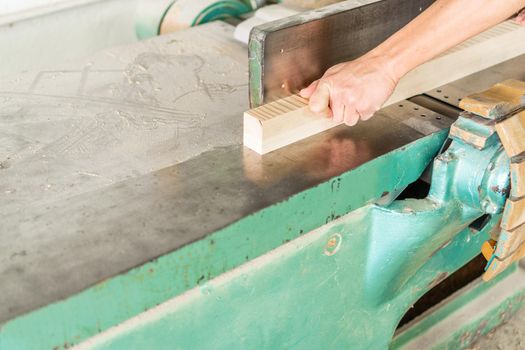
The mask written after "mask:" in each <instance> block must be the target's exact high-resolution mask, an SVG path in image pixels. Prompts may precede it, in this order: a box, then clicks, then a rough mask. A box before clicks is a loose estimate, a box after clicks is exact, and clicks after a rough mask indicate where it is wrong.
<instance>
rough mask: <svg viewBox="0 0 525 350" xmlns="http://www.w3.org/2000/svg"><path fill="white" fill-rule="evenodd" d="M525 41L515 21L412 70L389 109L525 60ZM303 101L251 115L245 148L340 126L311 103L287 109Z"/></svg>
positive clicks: (266, 147) (269, 146) (260, 148)
mask: <svg viewBox="0 0 525 350" xmlns="http://www.w3.org/2000/svg"><path fill="white" fill-rule="evenodd" d="M524 37H525V27H524V26H520V25H518V24H516V23H514V22H511V21H507V22H504V23H501V24H499V25H497V26H495V27H494V28H492V29H489V30H488V31H486V32H484V33H482V34H480V35H479V36H476V37H474V38H472V39H470V40H468V41H466V42H464V43H463V44H461V45H458V46H457V47H455V48H453V49H451V50H449V51H447V52H446V53H444V54H442V55H440V56H438V57H436V58H435V59H433V60H431V61H429V62H427V63H425V64H423V65H421V66H419V67H417V68H416V69H414V70H412V71H411V72H410V73H408V74H407V75H406V76H405V77H403V79H401V81H400V82H399V84H398V86H397V87H396V89H395V91H394V93H393V94H392V96H391V97H390V99H389V100H388V101H387V102H386V103H385V105H384V106H388V105H391V104H393V103H397V102H399V101H402V100H404V99H407V98H409V97H412V96H414V95H418V94H421V93H424V92H425V91H429V90H432V89H435V88H437V87H439V86H442V85H445V84H447V83H450V82H451V81H454V80H457V79H460V78H463V77H465V76H467V75H470V74H473V73H476V72H478V71H480V70H483V69H486V68H488V67H491V66H493V65H495V64H497V63H500V62H503V61H506V60H508V59H511V58H513V57H517V56H519V55H522V54H525V40H523V38H524ZM297 99H298V97H297V96H295V97H293V96H292V97H287V98H285V99H283V101H281V102H277V103H276V102H272V103H270V104H269V105H270V106H268V107H266V108H264V107H265V106H261V107H258V108H255V109H252V110H249V111H247V112H246V113H245V114H244V144H245V145H246V146H247V147H249V148H251V149H253V150H255V151H256V152H258V153H260V154H264V153H267V152H270V151H272V150H275V149H278V148H280V147H283V146H286V145H288V144H291V143H293V142H296V141H299V140H301V139H304V138H307V137H309V136H312V135H314V134H317V133H319V132H322V131H325V130H327V129H329V128H331V127H334V126H336V125H339V123H334V122H332V121H331V120H329V119H327V118H325V117H322V116H318V115H315V114H313V113H312V112H311V111H310V110H309V108H308V106H307V103H306V101H300V103H302V104H303V105H302V106H295V107H285V106H287V105H288V104H289V103H291V102H296V101H295V100H297ZM260 108H262V109H260ZM279 108H282V109H284V110H283V111H280V110H279Z"/></svg>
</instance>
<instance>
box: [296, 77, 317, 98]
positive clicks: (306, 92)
mask: <svg viewBox="0 0 525 350" xmlns="http://www.w3.org/2000/svg"><path fill="white" fill-rule="evenodd" d="M318 84H319V80H316V81H314V82H312V83H311V84H310V85H308V87H305V88H304V89H302V90H301V91H300V92H299V95H301V97H302V98H310V96H312V94H313V93H314V91H315V89H316V88H317V85H318Z"/></svg>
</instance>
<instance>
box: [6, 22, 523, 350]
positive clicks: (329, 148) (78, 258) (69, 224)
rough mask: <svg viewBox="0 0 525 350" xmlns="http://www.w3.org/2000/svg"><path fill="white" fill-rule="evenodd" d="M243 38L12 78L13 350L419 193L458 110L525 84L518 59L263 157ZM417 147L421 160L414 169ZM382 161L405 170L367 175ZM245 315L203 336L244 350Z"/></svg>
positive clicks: (105, 319) (192, 40) (9, 217)
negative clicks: (248, 133) (254, 138)
mask: <svg viewBox="0 0 525 350" xmlns="http://www.w3.org/2000/svg"><path fill="white" fill-rule="evenodd" d="M232 33H233V27H232V26H230V25H228V24H225V23H223V22H214V23H210V24H206V25H202V26H199V27H195V28H192V29H190V30H185V31H182V32H179V33H176V34H171V35H166V36H161V37H156V38H153V39H151V40H147V41H143V42H140V43H137V44H133V45H130V46H127V47H119V48H114V49H110V50H107V51H104V52H101V53H98V54H96V55H94V56H92V57H90V58H89V59H86V60H85V61H82V62H70V63H61V64H57V66H56V69H52V70H46V71H39V72H25V73H23V74H21V75H19V76H16V77H13V78H12V79H5V80H3V81H1V82H0V124H1V128H0V193H1V196H2V200H1V201H0V212H1V216H2V219H1V222H2V224H1V225H0V227H1V229H0V280H1V281H2V283H1V284H0V295H1V296H2V297H1V298H0V324H4V326H2V329H1V331H0V335H1V333H4V334H5V336H6V337H5V338H4V341H5V343H4V344H11V343H9V342H10V341H14V339H15V338H16V339H17V341H20V343H18V344H19V345H22V344H23V345H24V346H27V347H28V348H30V347H31V346H33V347H34V348H37V347H38V345H41V346H42V347H47V348H53V349H59V348H60V349H62V348H68V347H69V346H70V345H71V344H73V343H78V342H80V341H82V340H84V339H87V338H89V337H92V336H93V335H95V334H97V333H99V332H101V331H103V330H106V329H108V328H110V327H113V326H115V325H117V324H119V323H121V322H123V321H125V320H127V319H129V318H132V317H134V316H136V315H138V314H140V313H142V312H144V311H145V310H148V309H151V308H154V307H156V306H157V305H159V304H161V303H164V302H166V301H167V300H169V299H171V298H173V297H175V296H177V295H181V293H185V292H187V291H189V290H191V288H194V287H198V288H200V289H198V290H200V291H201V292H202V293H204V294H206V293H208V292H207V291H206V288H207V287H206V285H207V281H209V280H211V279H213V278H216V277H217V276H220V275H221V274H223V273H225V272H228V271H230V270H232V269H234V268H237V267H239V266H241V265H242V264H244V263H246V262H250V261H252V259H254V258H256V257H259V256H261V255H263V254H266V253H267V252H269V251H271V250H272V249H275V248H278V247H280V246H282V245H285V244H289V242H290V241H292V242H293V240H294V239H296V238H298V237H300V236H302V235H303V234H305V233H307V232H310V231H312V230H314V229H316V228H318V227H320V226H322V225H324V224H326V223H329V222H331V221H333V220H336V219H337V218H339V217H340V216H342V215H345V214H347V213H348V212H351V211H352V210H355V209H357V208H360V207H362V206H363V205H366V204H368V203H369V201H370V199H369V198H367V197H366V196H365V193H367V191H368V192H370V191H372V192H374V193H375V194H376V195H375V196H376V197H377V198H382V197H385V196H386V197H388V195H389V194H388V193H386V191H387V188H390V187H392V186H394V185H399V187H402V185H404V186H405V187H406V185H408V184H409V183H411V182H413V181H415V180H417V178H418V177H419V175H420V173H421V172H422V171H423V170H424V169H425V168H427V166H428V165H429V162H430V161H431V160H432V158H433V156H434V155H435V154H436V153H437V152H438V151H439V148H440V147H441V144H442V143H443V141H444V139H445V138H446V136H447V131H446V129H447V128H448V127H449V126H450V125H451V124H452V122H453V121H454V120H455V116H456V115H457V109H456V108H455V107H454V106H457V103H458V100H459V98H461V97H463V96H465V95H467V94H469V93H472V92H474V91H479V90H482V89H485V88H487V87H489V86H491V85H492V84H494V83H496V82H499V81H501V80H504V79H506V78H513V79H522V80H523V79H525V69H523V67H524V64H525V56H521V57H518V58H516V59H514V60H512V61H509V62H506V63H503V64H500V65H498V66H495V67H493V68H491V69H489V70H486V71H484V72H481V73H478V74H475V75H473V76H470V77H467V78H465V79H462V80H460V81H457V82H454V83H452V84H449V85H447V86H445V87H442V88H440V89H437V90H436V91H432V92H429V93H428V94H427V96H423V97H419V98H416V99H414V100H411V101H403V102H402V103H400V104H396V105H393V106H390V107H388V108H385V109H382V110H380V111H379V112H378V113H377V115H376V116H375V117H374V118H373V119H372V120H370V121H367V122H364V123H360V124H359V125H357V126H356V127H352V128H348V127H345V126H339V127H336V128H334V129H332V130H329V131H327V132H324V133H322V134H319V135H316V136H313V137H310V138H308V139H305V140H303V141H300V142H298V143H295V144H293V145H290V146H288V147H285V148H283V149H281V150H278V151H275V152H272V153H270V154H268V155H265V156H264V157H262V156H260V155H258V154H256V153H255V152H252V151H251V150H248V149H246V148H244V147H243V146H242V135H241V131H242V125H241V124H242V113H243V112H244V111H245V110H247V109H248V68H247V57H246V56H247V51H246V47H245V46H243V45H242V44H240V43H237V42H235V41H234V40H233V39H232ZM429 96H430V97H429ZM431 97H432V98H431ZM422 139H424V141H422V142H420V143H414V141H417V140H422ZM414 147H418V152H420V154H421V155H422V156H421V157H420V158H413V157H408V158H407V157H403V152H405V151H407V150H410V149H411V148H414ZM386 154H391V155H392V156H391V157H387V158H385V157H382V156H384V155H386ZM377 162H383V163H382V165H381V166H382V167H385V168H388V167H391V168H396V169H398V168H399V169H405V170H404V172H403V175H402V176H392V174H389V173H387V172H375V173H374V172H371V171H370V169H371V168H373V167H378V166H379V165H378V163H377ZM385 162H386V163H385ZM374 201H376V200H374ZM377 201H380V199H377ZM283 208H285V209H286V210H285V209H283ZM263 209H264V210H263ZM261 210H263V211H261ZM290 249H294V248H293V247H292V248H290ZM267 259H269V257H267ZM303 268H304V269H307V267H306V266H303ZM451 268H452V267H451ZM301 273H302V272H301V270H300V269H299V270H292V271H290V274H292V275H293V274H298V275H300V274H301ZM281 277H282V276H281ZM329 277H330V276H329V274H328V275H327V278H329ZM282 278H286V277H282ZM199 286H200V287H199ZM318 288H322V285H319V286H318ZM188 298H191V296H188ZM254 298H257V296H254ZM270 300H271V298H270ZM275 303H276V304H280V303H285V302H284V301H279V300H275ZM276 306H277V305H273V306H272V305H267V306H266V307H267V308H270V309H272V310H273V312H277V308H276ZM231 307H234V308H235V307H239V308H241V307H242V305H231ZM199 312H200V311H199V310H195V311H194V313H195V315H196V316H195V317H197V315H198V314H199ZM277 313H278V312H277ZM248 316H249V315H247V314H243V315H241V316H239V317H240V318H239V319H238V320H237V323H235V324H229V325H228V324H224V326H225V327H227V328H230V327H231V328H232V329H230V332H231V334H230V335H228V334H224V335H219V334H216V333H210V334H209V335H207V336H209V337H210V338H212V337H217V339H219V340H217V341H218V342H221V341H222V342H223V344H222V345H227V344H230V345H231V344H233V343H232V339H229V340H226V338H228V337H233V338H234V339H241V338H242V334H241V333H242V331H241V330H242V329H243V327H241V326H240V324H241V323H242V322H248V321H247V320H248ZM252 316H253V315H252ZM146 317H153V318H154V317H155V316H146ZM282 317H285V316H282ZM356 317H357V316H356ZM93 320H96V322H94V321H93ZM224 321H225V322H226V320H224ZM188 322H190V321H188ZM190 323H191V322H190ZM30 325H32V326H33V327H32V328H31V331H30V332H28V327H29V326H30ZM236 327H238V328H236ZM210 332H211V330H210ZM239 332H241V333H239ZM261 332H262V330H261ZM191 336H192V335H189V337H190V338H191ZM17 337H18V338H17ZM239 337H240V338H239ZM261 337H263V338H265V339H268V337H270V335H269V334H263V333H261ZM275 337H276V339H281V338H279V336H278V335H275ZM22 338H23V340H21V339H22ZM321 338H323V339H324V340H323V342H325V344H328V345H327V346H329V345H330V344H332V345H333V344H336V343H337V335H334V336H333V338H331V339H332V341H333V342H334V343H326V341H327V340H326V339H325V338H324V335H323V336H321ZM194 340H195V339H194ZM294 341H295V342H296V343H295V346H299V345H300V344H303V345H304V344H305V343H303V342H304V341H312V340H311V339H307V338H305V339H300V338H297V339H295V340H294ZM320 341H321V340H320ZM12 344H15V343H12ZM36 344H38V345H36ZM202 344H204V340H203V343H201V345H202ZM315 344H316V343H315V342H314V343H311V346H315ZM48 345H49V346H48ZM248 345H249V344H248ZM285 345H288V347H293V346H294V343H285ZM0 348H2V349H4V346H3V345H1V344H0ZM7 348H8V347H6V349H7Z"/></svg>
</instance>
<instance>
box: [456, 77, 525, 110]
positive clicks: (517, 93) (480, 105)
mask: <svg viewBox="0 0 525 350" xmlns="http://www.w3.org/2000/svg"><path fill="white" fill-rule="evenodd" d="M524 106H525V82H523V81H519V80H505V81H503V82H501V83H499V84H496V85H494V86H492V87H491V88H490V89H488V90H485V91H483V92H479V93H476V94H472V95H470V96H467V97H465V98H463V99H462V100H461V102H460V103H459V107H460V108H462V109H464V110H466V111H469V112H471V113H474V114H476V115H479V116H482V117H484V118H488V119H498V118H501V117H504V116H506V115H508V114H509V113H512V112H516V111H517V110H518V109H520V108H523V107H524Z"/></svg>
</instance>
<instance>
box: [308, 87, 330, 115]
mask: <svg viewBox="0 0 525 350" xmlns="http://www.w3.org/2000/svg"><path fill="white" fill-rule="evenodd" d="M329 104H330V88H329V87H328V85H327V84H326V83H320V84H317V89H315V91H314V93H313V94H312V96H310V109H311V110H312V112H314V113H323V112H325V111H327V110H328V109H329Z"/></svg>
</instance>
